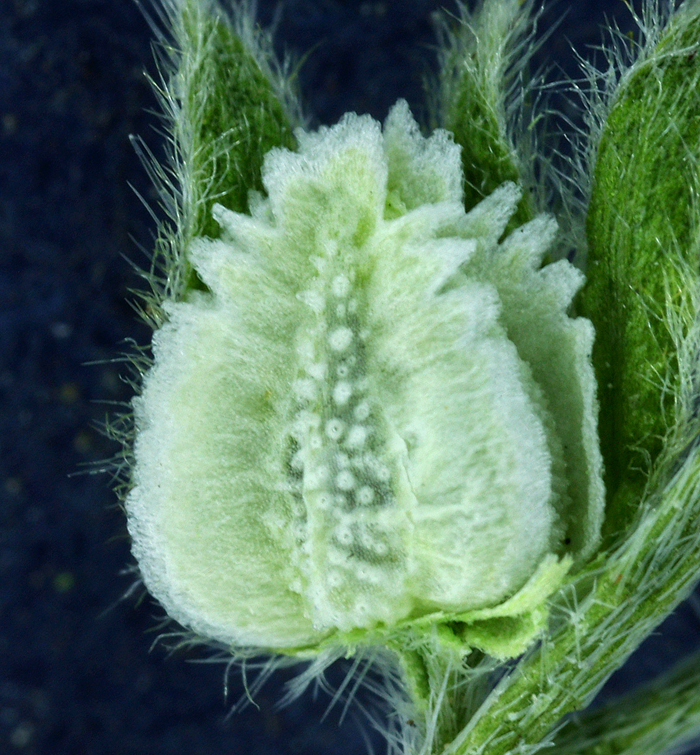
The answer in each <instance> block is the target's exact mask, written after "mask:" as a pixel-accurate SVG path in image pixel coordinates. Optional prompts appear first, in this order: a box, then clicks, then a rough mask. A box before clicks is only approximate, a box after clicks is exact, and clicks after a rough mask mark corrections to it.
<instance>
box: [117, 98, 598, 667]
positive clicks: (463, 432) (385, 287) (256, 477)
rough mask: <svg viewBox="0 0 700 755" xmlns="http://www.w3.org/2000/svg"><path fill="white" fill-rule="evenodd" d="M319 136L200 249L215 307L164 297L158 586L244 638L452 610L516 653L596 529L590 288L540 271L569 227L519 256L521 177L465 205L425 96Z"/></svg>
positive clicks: (147, 531) (135, 506)
mask: <svg viewBox="0 0 700 755" xmlns="http://www.w3.org/2000/svg"><path fill="white" fill-rule="evenodd" d="M299 143H300V151H299V153H293V152H289V151H286V150H281V149H277V150H273V151H272V152H271V153H270V154H269V155H268V156H267V158H266V160H265V164H264V167H263V182H264V185H265V188H266V190H267V197H268V198H267V199H265V200H263V199H262V198H260V197H258V198H257V199H256V200H255V204H254V215H253V216H252V217H250V216H245V215H240V214H237V213H234V212H231V211H230V210H227V209H224V208H223V207H222V206H220V205H216V206H215V217H216V218H217V220H218V222H219V223H220V224H221V226H222V228H223V236H222V238H221V239H220V240H216V241H211V240H205V239H198V240H195V241H194V242H193V243H192V244H191V245H190V248H189V250H188V256H189V258H190V259H191V261H192V263H193V265H194V267H195V269H196V271H197V273H198V275H199V276H200V278H201V280H202V281H203V282H204V284H205V285H206V287H207V289H208V290H209V291H211V292H212V293H211V294H209V293H204V292H202V293H195V294H193V295H191V296H190V297H189V300H188V301H186V302H182V303H170V304H167V303H166V305H165V309H166V312H167V313H168V316H169V320H168V323H167V324H166V325H165V326H164V327H163V328H161V329H160V330H159V331H158V332H157V333H156V335H155V337H154V346H155V363H154V366H153V368H152V369H151V370H150V372H149V374H148V375H147V376H146V378H145V381H144V390H143V394H142V396H141V397H140V398H139V399H138V401H137V403H136V420H137V428H138V430H139V435H138V439H137V443H136V467H135V470H134V481H135V483H136V485H135V488H134V490H133V491H132V492H131V494H130V496H129V498H128V499H127V511H128V513H129V521H130V529H131V533H132V538H133V540H134V552H135V554H136V556H137V558H138V560H139V563H140V566H141V571H142V573H143V575H144V579H145V581H146V584H147V585H148V586H149V589H150V590H151V592H153V594H154V595H155V596H156V597H157V598H158V599H159V600H160V601H161V602H162V603H163V605H164V606H165V607H166V609H167V610H168V612H169V613H170V614H171V615H172V616H174V617H175V618H177V619H178V620H179V621H180V622H181V623H183V624H185V625H186V626H188V627H191V628H192V629H194V630H195V631H196V632H198V633H201V634H204V635H208V636H211V637H213V638H215V639H217V640H221V641H224V642H227V643H234V644H237V645H258V646H262V647H265V648H287V649H290V650H291V649H294V648H297V647H299V646H303V645H309V644H311V643H315V642H317V641H318V640H319V639H321V638H324V637H325V636H327V635H329V634H331V635H332V634H337V633H339V634H340V637H339V640H338V641H339V642H341V643H342V642H343V640H342V635H343V634H347V633H351V634H353V636H355V637H358V636H359V635H357V630H360V629H362V630H366V631H368V632H369V634H368V635H367V638H366V640H365V641H371V638H372V635H373V633H374V635H375V636H384V635H390V633H391V632H392V627H396V628H397V629H398V627H399V625H401V626H406V625H407V623H408V625H410V623H411V621H413V620H415V619H419V618H422V617H425V616H430V615H433V616H434V622H439V623H443V622H447V621H449V620H452V621H453V624H454V622H457V624H454V626H453V628H452V629H451V630H449V631H450V632H452V633H453V635H454V637H455V640H457V639H458V640H459V642H461V643H462V644H463V645H464V647H465V648H467V647H469V646H470V645H471V644H478V645H479V646H481V647H483V648H489V650H490V651H491V652H494V653H496V654H498V655H502V656H508V655H513V654H516V653H518V652H521V651H522V650H523V649H524V648H525V647H526V646H527V644H528V643H529V642H531V641H532V639H533V637H534V636H535V634H536V633H537V632H539V631H540V630H541V628H542V626H543V621H544V617H545V616H546V611H543V610H542V609H543V601H544V599H545V598H546V596H547V595H548V594H549V593H551V592H552V591H553V590H554V589H555V588H556V586H557V584H558V583H559V582H560V581H561V579H562V577H563V575H564V574H565V573H566V571H567V570H568V568H569V567H570V564H571V559H570V558H565V559H564V560H563V562H562V564H561V565H559V564H558V563H557V562H558V559H560V558H561V557H562V556H564V555H565V554H571V556H573V557H574V558H580V557H582V556H585V555H586V553H588V552H590V550H591V549H592V548H593V547H594V546H595V543H596V541H597V537H598V529H599V526H600V520H601V512H602V502H603V491H602V485H601V481H600V473H601V470H600V457H599V454H598V450H597V446H596V443H595V431H594V428H595V419H594V410H595V404H594V396H593V390H592V382H593V379H592V369H591V366H590V363H589V361H588V354H589V351H590V340H591V333H590V328H589V326H588V325H587V324H586V323H585V322H584V321H572V320H570V319H569V318H568V316H567V315H566V307H567V305H568V303H569V302H570V300H571V297H572V296H573V294H574V293H575V291H576V290H577V288H578V286H579V285H580V283H581V279H580V275H579V274H578V273H577V272H576V271H575V270H574V269H573V268H572V267H571V266H570V265H569V264H568V263H566V262H561V263H558V264H557V265H556V266H555V267H552V268H549V269H547V270H546V271H538V267H539V263H540V260H541V259H542V256H543V255H544V254H545V252H546V251H547V249H548V247H549V245H550V244H551V241H552V238H553V234H554V230H555V227H554V224H553V223H552V221H551V220H550V219H546V218H539V219H537V220H535V221H533V222H532V223H531V224H529V225H528V226H526V227H523V228H522V229H519V230H518V231H516V232H514V233H513V234H512V235H511V236H509V237H508V238H507V239H506V240H505V241H504V243H503V244H500V245H499V244H498V240H499V238H500V236H501V235H502V233H503V229H504V227H505V225H506V223H507V222H508V220H509V218H510V216H511V214H512V213H513V211H514V209H515V207H516V205H517V202H518V200H519V198H520V192H519V190H518V189H517V188H516V187H515V186H514V185H512V184H511V185H508V184H506V185H504V186H503V187H502V188H501V189H499V190H498V191H496V192H494V194H492V195H491V197H489V198H488V200H486V201H485V202H484V203H483V204H482V205H480V206H477V208H475V210H474V211H473V212H472V213H471V214H469V215H466V214H465V213H464V209H463V204H462V193H461V187H460V180H459V177H460V163H459V149H458V147H456V146H455V145H454V143H453V142H452V140H451V139H450V138H449V137H448V136H447V134H446V133H444V132H437V133H436V134H435V135H434V136H433V137H431V138H430V139H427V140H426V139H425V138H424V137H422V136H421V135H420V133H419V132H418V129H417V127H416V125H415V123H414V121H413V119H412V118H411V115H410V113H409V112H408V109H407V106H406V105H405V103H399V105H398V106H397V107H396V108H395V109H394V110H393V111H392V113H391V115H390V116H389V119H388V122H387V126H386V129H385V131H384V133H382V131H381V129H380V127H379V124H377V123H376V122H374V121H373V120H372V119H370V118H368V117H362V118H360V117H357V116H354V115H350V116H347V117H346V118H344V119H343V120H342V121H341V123H340V124H339V125H337V126H335V127H333V128H331V129H322V130H321V131H319V132H318V133H316V134H302V133H300V134H299ZM426 199H428V200H430V203H429V204H425V203H424V202H425V200H426ZM409 208H412V209H409ZM387 215H388V219H387V218H385V216H387ZM499 288H500V289H502V290H503V296H501V295H500V293H501V292H500V291H499ZM542 306H545V307H546V308H547V312H548V314H547V326H546V327H542V324H541V322H538V321H539V320H541V318H537V313H538V309H540V308H541V307H542ZM572 334H573V335H572ZM552 350H554V351H558V352H560V353H561V355H562V356H561V361H560V363H559V364H557V363H556V361H553V360H551V359H549V354H550V352H551V351H552ZM538 359H546V360H547V362H546V364H542V365H539V364H538V363H537V360H538ZM562 365H566V368H565V369H563V368H562V369H561V370H560V373H559V374H558V376H552V375H551V372H552V370H556V369H557V367H562ZM534 375H539V376H540V377H542V378H543V384H539V383H538V382H537V381H536V380H535V379H534V377H533V376H534ZM557 394H563V397H559V396H558V395H557ZM562 407H565V409H562ZM567 413H568V414H569V415H571V416H572V417H573V418H574V419H573V421H572V422H570V425H573V426H575V427H576V428H578V430H577V431H576V432H573V431H572V430H571V427H569V430H568V431H567V429H566V420H565V415H566V414H567ZM561 429H564V431H565V433H564V435H563V436H562V437H560V430H561ZM566 432H569V435H570V436H571V437H567V436H566ZM586 433H588V435H587V434H586ZM564 443H567V444H570V443H575V444H577V447H578V448H579V449H580V453H579V454H577V455H576V457H575V458H571V459H570V461H568V462H566V461H565V460H564V457H563V445H564ZM570 468H571V469H576V472H577V474H579V475H580V476H581V477H582V478H583V479H585V481H586V485H585V486H584V487H583V489H582V490H581V491H579V497H578V499H577V500H576V501H575V506H576V509H577V510H578V511H579V512H584V511H585V512H587V514H586V515H585V516H582V515H581V514H580V513H578V514H577V515H576V516H573V515H572V505H571V497H570V495H569V491H568V476H569V474H570V471H571V469H570ZM544 561H546V562H547V565H546V568H545V566H544V563H543V562H544ZM540 564H543V566H542V569H541V570H540V572H539V573H538V577H537V578H536V579H535V581H534V582H533V583H532V584H527V585H526V583H529V581H530V578H531V577H533V575H534V574H535V572H536V571H537V570H538V567H539V566H540ZM521 588H524V589H523V590H522V592H520V593H519V594H518V597H517V599H514V600H512V601H511V602H510V603H508V602H506V603H504V601H507V600H508V599H509V598H511V597H512V596H514V594H515V593H518V591H519V590H520V589H521ZM499 605H500V608H499ZM486 608H488V609H489V610H487V611H481V612H477V613H475V610H476V609H486ZM531 611H535V612H536V616H535V615H533V617H532V618H531V619H527V618H526V617H527V614H528V613H529V612H531ZM503 615H506V616H512V617H514V618H516V617H519V618H517V621H516V622H515V624H514V623H513V622H509V621H506V622H505V623H504V626H503V628H502V629H499V618H498V617H502V616H503ZM285 616H287V617H288V619H289V623H288V625H287V627H286V628H285V620H284V617H285ZM476 624H478V626H475V627H474V630H473V632H471V633H470V626H472V625H476ZM422 625H425V623H424V622H422ZM489 637H491V639H489Z"/></svg>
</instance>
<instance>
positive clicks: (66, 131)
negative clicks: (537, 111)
mask: <svg viewBox="0 0 700 755" xmlns="http://www.w3.org/2000/svg"><path fill="white" fill-rule="evenodd" d="M258 4H259V8H260V15H261V18H262V20H263V22H264V23H268V22H270V21H271V20H272V19H273V17H274V15H275V6H276V3H272V2H267V1H264V0H259V3H258ZM439 5H441V3H437V2H433V1H432V0H401V2H399V1H398V0H397V1H396V2H389V1H387V2H382V3H379V2H367V3H359V2H340V1H339V0H325V1H324V2H321V1H320V0H319V1H318V2H316V0H288V1H287V2H286V3H285V4H284V5H283V9H282V11H281V21H280V34H279V38H280V40H282V41H283V42H284V43H285V44H286V45H287V47H289V48H291V49H295V50H299V51H304V50H307V49H309V48H311V47H312V46H313V45H316V44H317V43H319V41H320V45H319V48H318V50H317V52H316V53H315V54H313V55H312V56H311V57H310V59H309V61H308V63H307V65H306V66H305V68H304V71H303V72H302V77H303V78H302V85H303V89H304V93H305V95H306V98H307V101H308V102H309V110H310V111H311V112H312V113H313V114H314V115H315V116H316V118H317V119H318V121H319V122H321V123H333V122H335V121H336V120H337V119H338V118H339V117H340V115H341V114H342V113H343V112H345V111H347V110H357V111H359V112H370V113H371V114H372V115H374V116H375V117H378V118H383V117H384V116H385V115H386V112H387V110H388V107H389V106H390V105H391V104H393V102H394V101H395V100H396V99H397V98H398V97H400V96H403V97H407V98H408V99H409V102H410V104H411V106H412V108H413V109H414V111H416V110H417V109H418V108H417V106H418V105H419V104H420V102H421V100H422V95H421V93H420V75H421V72H422V69H421V58H425V57H426V56H428V55H429V49H430V48H429V47H428V45H430V44H431V43H432V38H431V36H430V30H429V16H430V13H431V12H432V11H434V10H435V9H436V8H437V7H438V6H439ZM399 6H400V10H397V8H399ZM563 11H568V15H567V17H566V19H565V21H564V23H563V24H562V26H560V27H559V31H558V32H557V34H556V35H555V36H554V37H552V38H551V39H550V41H549V42H548V44H547V46H546V48H545V50H544V53H545V54H546V56H547V59H548V60H557V61H560V62H563V63H564V65H565V66H566V68H567V70H569V71H570V72H572V73H573V72H574V71H575V67H574V65H573V64H572V59H571V54H570V52H569V51H568V40H572V41H573V43H574V44H575V46H576V47H577V48H578V49H579V50H580V51H581V52H582V53H584V54H585V52H586V50H585V46H586V45H592V44H597V43H598V42H599V33H598V24H600V23H601V22H602V20H603V13H605V14H607V15H608V16H609V17H610V16H613V17H617V18H619V19H620V22H621V23H623V24H626V20H625V13H626V12H625V9H624V6H623V4H622V3H610V2H608V1H607V0H600V1H599V2H588V1H587V2H583V1H576V2H574V1H573V0H571V1H570V2H559V3H556V4H555V6H554V8H553V11H552V12H550V13H548V14H547V16H546V20H545V24H547V23H549V22H551V21H553V20H554V19H556V18H558V16H559V15H560V13H561V12H563ZM150 39H151V34H150V32H149V30H148V28H147V25H146V23H145V21H144V20H143V19H142V18H141V17H140V15H139V13H138V10H137V8H136V7H135V5H134V4H132V3H131V2H130V1H129V0H124V1H123V2H122V1H121V0H120V1H116V0H92V1H91V2H85V1H84V0H46V1H45V2H35V1H34V0H16V1H15V2H9V0H8V2H3V3H2V4H0V154H1V155H2V157H1V158H0V249H1V251H0V258H1V260H2V268H1V273H0V301H1V303H0V318H1V319H0V339H2V340H1V343H2V348H1V350H0V359H2V366H1V367H0V404H1V408H0V422H1V423H2V424H1V428H2V431H1V433H0V442H1V443H2V446H1V450H0V465H1V469H0V471H1V473H2V485H1V486H0V516H1V517H2V523H1V525H0V536H1V537H2V545H0V558H1V561H0V569H1V570H2V572H1V573H2V579H3V582H2V584H3V589H2V591H1V592H0V616H1V617H2V620H1V621H0V648H2V653H1V654H0V709H1V711H2V712H1V715H0V751H2V752H3V753H4V752H7V753H12V754H14V753H30V754H32V755H72V754H73V753H81V755H82V754H86V755H112V753H114V755H117V754H118V755H132V754H133V755H141V754H143V755H166V754H167V755H192V754H193V753H196V754H197V755H224V754H225V755H231V754H232V753H233V754H237V753H246V754H250V755H262V754H263V753H265V755H294V754H295V753H299V752H304V753H308V754H309V755H331V754H333V755H334V754H335V753H341V752H342V753H344V755H351V754H352V755H355V754H357V755H359V753H365V752H366V745H365V743H364V741H363V739H362V737H361V736H360V735H359V733H358V726H357V724H356V722H354V721H353V720H352V717H351V716H348V718H347V720H346V722H345V724H344V726H343V727H342V728H341V729H340V730H338V728H337V723H338V717H339V714H340V709H336V710H335V711H333V712H331V714H330V715H329V717H328V718H327V719H326V720H325V721H324V722H322V723H321V722H320V718H321V715H322V714H323V711H324V710H325V708H326V704H327V700H326V698H324V696H323V695H321V696H319V698H318V699H317V700H313V699H312V697H311V695H306V696H304V697H303V698H301V699H300V700H299V701H298V702H297V703H295V704H294V706H292V707H291V708H288V709H285V710H283V711H277V710H275V709H274V703H275V701H276V700H277V699H279V697H280V695H281V694H282V692H281V690H280V685H281V683H282V679H281V678H278V679H275V681H274V682H271V683H270V684H269V685H268V686H267V687H265V688H264V689H263V691H262V692H261V693H258V694H257V695H256V702H257V703H258V705H259V706H260V709H259V710H258V709H256V708H253V707H249V708H248V709H247V710H246V711H244V712H243V713H242V714H234V715H233V716H231V717H227V713H228V710H229V707H228V705H227V704H226V703H225V702H224V699H223V693H222V678H223V666H221V665H196V664H191V663H186V662H185V660H186V659H192V658H197V657H201V656H200V654H198V653H196V652H186V651H181V652H178V653H176V654H175V655H174V656H172V657H170V658H166V657H165V655H166V654H165V652H164V651H163V649H162V647H157V648H156V649H155V650H153V652H151V653H149V648H150V646H151V644H152V642H153V639H154V637H155V633H154V632H153V625H154V620H153V614H154V608H153V605H152V603H151V602H150V601H149V600H148V599H146V600H144V601H142V602H141V603H138V604H136V603H135V601H134V600H133V598H132V599H129V600H126V601H124V602H122V603H118V602H117V601H118V600H119V598H120V597H121V596H122V595H123V594H124V593H125V592H126V590H127V589H128V588H129V586H130V585H131V582H132V579H131V577H129V576H124V575H120V572H121V570H122V569H123V567H124V565H125V564H127V563H128V562H129V546H128V543H127V540H126V537H125V522H124V518H123V515H122V513H121V512H120V511H119V509H118V508H116V503H115V498H114V496H113V494H112V493H111V491H110V489H109V486H108V485H107V481H106V479H105V478H104V477H101V476H100V477H97V476H90V475H84V474H78V475H75V474H74V473H75V472H76V471H78V472H79V471H81V470H82V469H83V466H82V465H83V464H85V463H86V462H88V463H90V462H97V461H98V460H100V459H104V458H106V457H108V456H110V455H111V454H112V453H114V452H116V450H117V449H116V447H114V446H111V445H110V444H108V443H107V442H106V441H105V440H104V439H103V438H102V437H101V436H100V435H99V434H98V433H97V432H95V430H94V429H93V423H94V422H96V421H100V420H102V419H104V417H105V415H106V414H107V412H108V411H109V407H104V406H100V405H97V404H95V403H93V402H95V401H105V400H106V401H127V400H129V399H130V397H131V395H132V391H131V389H130V388H129V387H128V386H126V385H124V383H123V382H122V381H121V379H120V375H121V374H122V372H123V370H122V368H121V366H120V365H119V364H114V363H103V364H94V365H88V364H87V363H89V362H95V361H98V360H108V359H111V358H113V357H114V354H115V353H118V352H119V351H120V349H121V348H122V346H121V344H122V343H123V341H124V339H125V338H134V339H136V340H137V341H138V342H139V343H146V342H147V341H148V339H149V337H150V336H149V333H148V331H147V329H146V328H145V327H143V326H141V325H140V324H139V323H138V320H137V318H136V316H135V315H134V312H133V311H132V310H131V308H130V307H129V306H128V304H127V303H126V302H127V299H128V298H129V293H128V289H129V288H133V287H136V286H138V285H139V281H138V278H137V276H136V275H135V274H134V272H133V270H132V269H131V267H130V265H129V264H128V263H127V261H126V260H125V259H124V258H123V256H122V255H126V257H128V258H130V259H134V260H136V262H137V263H139V264H144V263H145V257H144V256H143V255H142V254H141V253H140V252H139V250H138V249H137V247H136V246H135V245H134V243H133V241H132V240H131V238H130V237H134V238H136V239H137V240H138V241H139V243H141V244H143V246H144V247H145V248H146V249H150V247H151V238H150V235H149V234H150V233H151V232H152V229H153V223H152V222H151V220H150V218H149V216H148V214H147V212H146V211H145V210H144V209H143V207H141V205H140V204H139V202H138V200H137V198H136V197H135V196H134V195H133V193H132V192H131V190H130V189H129V187H128V184H127V182H131V183H132V184H133V185H134V186H135V187H136V188H137V189H138V191H140V192H141V194H143V195H144V196H145V197H146V198H147V199H150V200H151V201H153V200H154V196H153V194H152V193H150V188H149V185H148V180H147V178H146V176H145V174H144V172H143V169H142V168H141V166H140V165H139V163H138V160H137V158H136V156H135V155H134V153H133V150H132V148H131V146H130V144H129V142H128V138H127V137H128V134H130V133H138V134H141V135H144V136H145V137H146V138H147V139H148V140H149V142H150V144H151V145H152V146H153V147H154V149H155V150H156V151H157V152H158V151H160V146H159V142H158V138H157V137H155V136H154V135H153V130H152V129H153V128H154V127H157V123H156V121H155V119H154V118H152V117H151V116H148V115H147V114H146V113H145V112H144V108H153V107H155V104H154V100H153V98H152V96H151V94H150V92H149V89H148V86H147V84H146V82H145V81H144V79H143V76H142V74H141V72H142V70H143V69H144V68H148V69H149V70H151V71H153V67H152V64H151V55H150V50H149V44H150ZM426 51H427V52H426ZM699 632H700V624H699V623H698V619H697V614H696V613H694V611H693V609H692V607H690V606H685V607H684V608H683V609H682V610H680V611H679V612H678V614H677V615H676V617H674V618H673V619H671V620H669V622H667V623H666V625H665V627H664V629H663V633H662V634H661V635H660V636H657V637H654V638H652V639H651V640H649V641H648V642H647V643H645V645H644V646H642V648H641V649H640V650H639V652H638V653H637V654H636V655H635V656H634V657H633V658H632V659H631V661H630V663H629V665H628V667H627V668H626V669H624V670H622V671H621V672H619V673H618V674H617V675H616V676H615V677H613V679H611V681H610V682H609V684H608V690H609V691H620V690H621V689H624V688H626V687H628V686H629V685H630V684H634V683H635V682H637V681H639V680H640V679H642V678H645V677H648V676H650V675H652V674H654V673H656V672H657V671H659V670H660V669H663V668H665V667H667V666H668V665H669V664H670V663H671V662H672V660H673V659H674V658H675V657H676V656H677V655H678V654H679V653H680V652H683V650H687V649H688V648H689V647H690V646H693V645H695V644H696V643H697V639H696V638H697V636H698V633H699ZM334 673H335V672H334ZM342 678H343V677H342V672H341V671H338V672H337V673H335V677H334V678H333V679H332V680H331V681H332V682H335V683H336V684H338V683H339V682H340V681H341V680H342ZM242 694H243V686H242V682H241V681H240V678H239V677H238V676H237V675H235V674H234V676H233V677H232V679H231V684H230V689H229V700H230V701H235V700H237V699H238V697H239V696H240V695H242ZM697 752H700V751H699V750H695V751H694V753H697Z"/></svg>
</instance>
